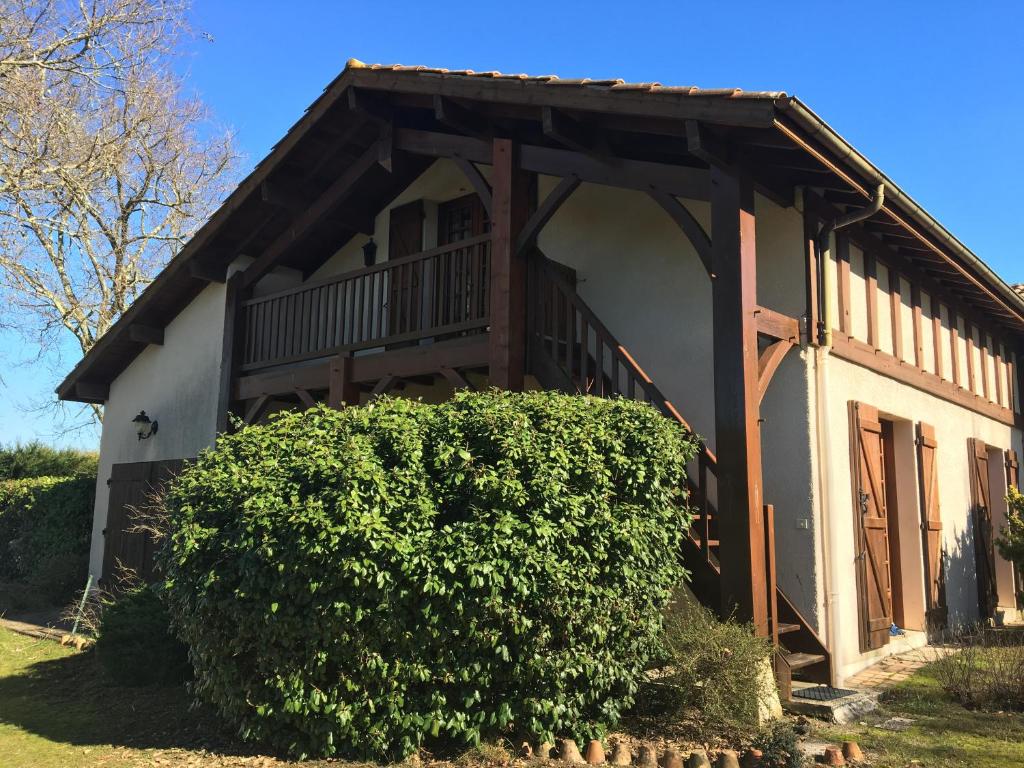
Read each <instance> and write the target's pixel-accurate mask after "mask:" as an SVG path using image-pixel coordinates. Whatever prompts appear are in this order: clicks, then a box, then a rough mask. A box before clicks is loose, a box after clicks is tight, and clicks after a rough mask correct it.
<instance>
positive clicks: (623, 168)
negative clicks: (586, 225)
mask: <svg viewBox="0 0 1024 768" xmlns="http://www.w3.org/2000/svg"><path fill="white" fill-rule="evenodd" d="M395 137H396V139H395V140H396V144H397V146H398V148H399V149H401V150H403V151H406V152H410V153H413V154H417V155H426V156H428V157H435V158H441V157H446V158H454V157H462V158H464V159H466V160H469V161H471V162H474V163H482V164H485V165H489V164H490V163H491V162H492V158H491V144H490V142H485V141H481V140H479V139H473V138H469V137H465V136H455V135H453V134H449V133H436V132H433V131H419V130H414V129H410V128H400V129H398V131H397V132H396V134H395ZM520 163H521V165H522V168H523V169H524V170H526V171H531V172H533V173H541V174H546V175H549V176H559V177H563V178H564V177H566V176H577V177H578V178H579V179H580V181H585V182H591V183H593V184H604V185H607V186H612V187H622V188H624V189H637V190H640V191H642V192H647V191H648V190H650V189H651V188H655V187H656V188H658V189H663V190H665V191H666V192H669V193H670V194H673V195H677V196H679V197H686V198H689V199H691V200H708V199H710V196H711V189H710V184H711V180H710V179H711V177H710V175H709V173H708V172H707V171H706V170H704V169H699V168H692V167H684V166H678V165H670V164H667V163H651V162H646V161H643V160H626V159H623V158H604V159H598V158H594V157H591V156H589V155H585V154H582V153H580V152H573V151H570V150H564V149H551V148H549V147H538V146H533V145H524V146H522V147H521V148H520Z"/></svg>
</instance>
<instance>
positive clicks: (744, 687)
mask: <svg viewBox="0 0 1024 768" xmlns="http://www.w3.org/2000/svg"><path fill="white" fill-rule="evenodd" d="M664 644H665V651H666V654H667V657H668V666H667V667H666V670H665V671H666V676H665V678H664V682H665V683H666V684H667V685H668V686H670V688H671V689H672V692H673V694H674V698H675V701H676V704H677V707H678V708H679V709H680V710H686V711H688V712H690V713H692V714H694V715H696V716H697V717H698V718H699V719H700V720H701V721H702V723H703V724H704V726H705V728H706V729H710V730H711V731H718V732H723V733H724V732H729V731H731V730H735V729H745V728H749V727H750V726H756V725H757V722H758V714H759V708H760V707H761V705H762V703H763V700H764V697H765V695H767V694H768V693H769V692H768V691H762V690H759V684H760V685H774V682H772V681H770V680H769V679H768V678H769V677H770V676H768V675H766V673H765V670H766V669H767V668H768V664H769V662H770V660H771V656H772V646H771V644H770V643H769V642H768V641H767V639H765V638H762V637H757V636H756V635H755V634H754V629H753V626H752V625H751V624H743V623H740V622H738V621H735V620H733V619H729V620H727V621H720V620H719V619H718V617H717V616H716V615H715V614H714V613H713V612H712V611H710V610H708V609H707V608H705V607H704V606H702V605H700V604H699V603H697V602H696V601H695V600H693V599H692V598H687V597H681V598H680V599H679V600H677V601H675V602H674V603H673V604H672V606H671V607H670V609H669V610H668V611H667V612H666V616H665V629H664Z"/></svg>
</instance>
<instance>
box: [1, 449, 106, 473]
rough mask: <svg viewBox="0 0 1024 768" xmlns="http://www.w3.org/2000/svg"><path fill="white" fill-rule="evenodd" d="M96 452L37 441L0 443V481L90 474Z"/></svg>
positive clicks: (94, 469)
mask: <svg viewBox="0 0 1024 768" xmlns="http://www.w3.org/2000/svg"><path fill="white" fill-rule="evenodd" d="M98 461H99V454H97V453H95V452H93V451H79V450H76V449H74V448H52V447H50V446H48V445H43V444H42V443H39V442H31V443H17V444H15V445H9V446H0V480H21V479H24V478H26V477H92V478H94V479H95V477H96V470H97V463H98Z"/></svg>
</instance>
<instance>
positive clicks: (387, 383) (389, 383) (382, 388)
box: [370, 374, 399, 400]
mask: <svg viewBox="0 0 1024 768" xmlns="http://www.w3.org/2000/svg"><path fill="white" fill-rule="evenodd" d="M398 382H399V378H398V377H397V376H392V375H391V374H388V375H387V376H385V377H384V378H382V379H381V380H380V381H378V382H377V383H376V384H374V386H373V389H372V390H371V391H370V399H371V400H372V399H373V398H375V397H380V396H381V395H383V394H386V393H387V392H390V391H391V388H392V387H393V386H395V385H396V384H397V383H398Z"/></svg>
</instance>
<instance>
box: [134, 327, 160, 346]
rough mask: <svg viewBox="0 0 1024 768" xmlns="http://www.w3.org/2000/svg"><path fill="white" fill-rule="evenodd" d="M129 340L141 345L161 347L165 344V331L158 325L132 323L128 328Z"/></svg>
mask: <svg viewBox="0 0 1024 768" xmlns="http://www.w3.org/2000/svg"><path fill="white" fill-rule="evenodd" d="M128 338H129V339H130V340H131V341H136V342H138V343H139V344H155V345H156V346H158V347H159V346H163V343H164V329H163V328H160V327H159V326H156V325H143V324H142V323H132V324H131V325H129V326H128Z"/></svg>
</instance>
